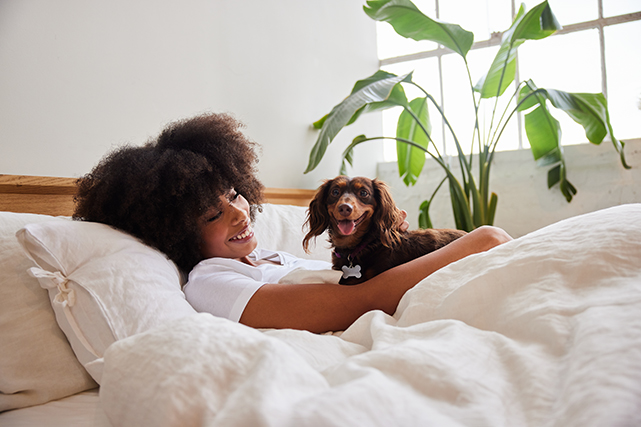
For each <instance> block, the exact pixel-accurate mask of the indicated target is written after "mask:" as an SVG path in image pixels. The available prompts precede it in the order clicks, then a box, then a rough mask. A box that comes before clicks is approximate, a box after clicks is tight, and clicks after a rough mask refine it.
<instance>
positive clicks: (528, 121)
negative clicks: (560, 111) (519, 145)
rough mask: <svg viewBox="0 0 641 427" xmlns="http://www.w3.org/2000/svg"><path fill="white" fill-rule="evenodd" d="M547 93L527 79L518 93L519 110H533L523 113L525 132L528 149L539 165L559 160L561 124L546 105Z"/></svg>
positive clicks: (561, 154)
mask: <svg viewBox="0 0 641 427" xmlns="http://www.w3.org/2000/svg"><path fill="white" fill-rule="evenodd" d="M547 99H548V94H547V91H546V90H544V89H538V88H537V87H536V85H535V84H534V82H532V81H531V80H528V81H527V82H526V85H525V86H524V87H523V88H522V89H521V91H520V93H519V100H520V103H519V110H521V111H524V110H526V109H528V108H533V110H532V111H531V112H530V113H528V114H526V115H525V133H526V134H527V139H528V141H530V150H531V151H532V155H534V159H535V160H537V162H538V163H539V165H540V166H544V165H548V164H552V163H556V162H559V161H561V159H562V157H563V152H562V148H561V126H560V124H559V121H558V120H556V119H555V118H554V116H552V114H551V113H550V110H549V109H548V105H547Z"/></svg>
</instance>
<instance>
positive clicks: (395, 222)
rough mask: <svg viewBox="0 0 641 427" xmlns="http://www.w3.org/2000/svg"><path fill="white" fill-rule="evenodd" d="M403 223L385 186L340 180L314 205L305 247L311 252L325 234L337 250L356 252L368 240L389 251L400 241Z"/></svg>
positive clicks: (323, 188)
mask: <svg viewBox="0 0 641 427" xmlns="http://www.w3.org/2000/svg"><path fill="white" fill-rule="evenodd" d="M401 222H402V217H401V212H400V210H399V209H398V208H397V207H396V204H395V203H394V200H393V199H392V196H391V194H390V192H389V190H388V188H387V185H385V183H383V182H382V181H378V180H376V179H374V180H372V179H369V178H364V177H356V178H348V177H346V176H339V177H336V178H334V179H331V180H327V181H325V183H324V184H323V185H321V186H320V188H319V189H318V191H317V192H316V196H315V197H314V199H313V200H312V201H311V202H310V204H309V210H308V212H307V221H306V225H307V226H308V227H309V232H308V233H307V235H306V236H305V238H304V239H303V247H304V248H305V250H307V248H308V245H309V241H310V240H311V239H312V238H314V237H316V236H320V235H321V234H322V233H323V232H324V231H325V230H329V235H330V239H331V242H332V244H333V245H334V246H335V247H343V248H353V247H355V246H357V245H358V244H359V243H360V242H361V241H362V240H363V239H364V238H365V236H367V237H373V238H375V239H378V240H380V241H381V242H382V243H383V245H384V246H388V247H389V246H391V245H393V243H394V242H395V241H398V239H399V226H400V224H401Z"/></svg>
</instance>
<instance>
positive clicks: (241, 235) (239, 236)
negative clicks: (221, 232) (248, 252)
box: [229, 226, 254, 242]
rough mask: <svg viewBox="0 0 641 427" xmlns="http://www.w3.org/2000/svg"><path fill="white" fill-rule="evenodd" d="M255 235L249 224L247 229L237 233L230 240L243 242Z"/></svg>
mask: <svg viewBox="0 0 641 427" xmlns="http://www.w3.org/2000/svg"><path fill="white" fill-rule="evenodd" d="M253 236H254V231H253V230H252V228H251V227H250V226H247V228H245V230H243V231H242V232H241V233H239V234H237V235H235V236H234V237H232V238H231V239H229V241H230V242H242V241H244V240H248V239H251V238H252V237H253Z"/></svg>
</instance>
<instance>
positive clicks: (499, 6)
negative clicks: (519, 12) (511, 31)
mask: <svg viewBox="0 0 641 427" xmlns="http://www.w3.org/2000/svg"><path fill="white" fill-rule="evenodd" d="M439 9H440V10H439V12H440V20H441V21H445V22H448V23H451V24H458V25H460V26H461V27H463V28H464V29H465V30H467V31H471V32H473V33H474V41H480V40H488V39H489V38H490V35H491V34H492V33H493V32H500V31H505V30H507V29H508V28H510V25H511V23H512V5H511V0H467V1H461V0H459V1H451V0H449V1H448V0H441V1H440V2H439Z"/></svg>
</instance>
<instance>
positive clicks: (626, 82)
mask: <svg viewBox="0 0 641 427" xmlns="http://www.w3.org/2000/svg"><path fill="white" fill-rule="evenodd" d="M631 40H641V21H636V22H629V23H627V24H620V25H613V26H611V27H606V28H605V61H606V67H607V76H608V109H609V110H610V121H611V123H612V127H613V130H614V135H615V136H616V137H617V138H619V139H625V138H639V137H641V126H640V125H639V123H641V110H640V108H641V105H640V104H639V103H640V102H641V79H640V78H639V70H641V50H640V49H638V48H635V47H632V46H631V44H630V41H631Z"/></svg>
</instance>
